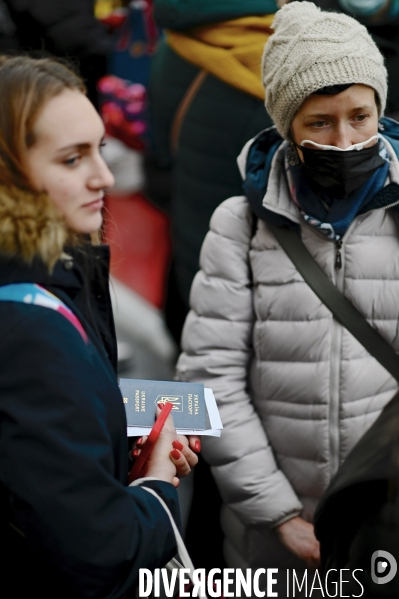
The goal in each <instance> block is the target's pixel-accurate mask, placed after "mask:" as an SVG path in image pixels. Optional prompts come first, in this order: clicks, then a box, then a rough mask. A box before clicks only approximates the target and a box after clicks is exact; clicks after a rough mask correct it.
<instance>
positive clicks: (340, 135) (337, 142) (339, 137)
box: [330, 126, 353, 150]
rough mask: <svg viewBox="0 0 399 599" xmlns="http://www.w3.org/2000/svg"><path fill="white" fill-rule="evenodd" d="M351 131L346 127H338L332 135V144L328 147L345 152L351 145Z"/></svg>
mask: <svg viewBox="0 0 399 599" xmlns="http://www.w3.org/2000/svg"><path fill="white" fill-rule="evenodd" d="M352 143H353V142H352V139H351V131H350V129H349V128H348V127H345V126H338V127H336V129H335V130H334V132H333V134H332V143H331V144H330V145H332V146H336V147H337V148H341V150H346V148H349V146H350V145H352Z"/></svg>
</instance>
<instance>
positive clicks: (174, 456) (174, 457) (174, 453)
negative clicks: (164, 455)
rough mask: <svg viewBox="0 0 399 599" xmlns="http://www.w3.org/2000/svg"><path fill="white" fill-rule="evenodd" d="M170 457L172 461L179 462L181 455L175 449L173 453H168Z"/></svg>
mask: <svg viewBox="0 0 399 599" xmlns="http://www.w3.org/2000/svg"><path fill="white" fill-rule="evenodd" d="M170 455H171V456H172V458H173V459H174V460H179V459H180V455H181V454H180V451H177V449H173V451H171V452H170Z"/></svg>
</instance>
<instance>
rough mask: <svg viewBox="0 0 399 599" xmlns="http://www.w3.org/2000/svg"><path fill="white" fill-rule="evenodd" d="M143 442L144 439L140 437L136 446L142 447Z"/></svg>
mask: <svg viewBox="0 0 399 599" xmlns="http://www.w3.org/2000/svg"><path fill="white" fill-rule="evenodd" d="M142 442H143V437H139V438H138V439H137V441H136V445H141V444H142Z"/></svg>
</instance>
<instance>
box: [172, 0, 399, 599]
mask: <svg viewBox="0 0 399 599" xmlns="http://www.w3.org/2000/svg"><path fill="white" fill-rule="evenodd" d="M273 29H274V34H273V35H272V36H271V37H270V39H269V41H268V42H267V44H266V46H265V50H264V55H263V60H262V78H263V83H264V86H265V90H266V107H267V110H268V112H269V114H270V115H271V117H272V118H273V120H274V122H275V127H272V128H270V129H267V130H265V131H262V132H261V133H259V135H258V136H257V137H255V138H254V139H252V140H250V141H249V142H248V143H247V144H246V146H245V147H244V149H243V151H242V153H241V155H240V157H239V159H238V164H239V168H240V171H241V174H242V177H243V180H244V184H243V188H244V194H245V195H243V196H240V197H234V198H230V199H228V200H226V201H225V202H224V203H223V204H222V205H221V206H220V207H219V208H218V209H217V210H216V211H215V213H214V215H213V217H212V220H211V225H210V231H209V233H208V235H207V237H206V240H205V242H204V245H203V248H202V254H201V270H200V271H199V273H198V274H197V276H196V278H195V280H194V283H193V287H192V290H191V307H192V310H191V312H190V314H189V316H188V318H187V321H186V324H185V329H184V332H183V353H182V355H181V356H180V359H179V362H178V367H177V370H178V377H179V378H180V379H181V380H185V381H189V380H201V381H204V382H205V384H206V385H207V386H210V387H212V388H213V390H214V393H215V396H216V398H217V401H218V405H219V409H220V412H221V416H222V420H223V423H224V427H225V428H224V431H223V435H222V437H221V439H211V438H209V439H206V443H204V455H205V458H206V459H207V460H208V461H209V462H210V464H211V465H212V469H213V473H214V476H215V479H216V481H217V484H218V486H219V489H220V492H221V495H222V498H223V501H224V507H223V511H222V528H223V531H224V534H225V557H226V561H227V563H228V565H229V566H232V567H241V568H245V567H252V568H256V567H277V568H279V573H278V581H279V582H278V587H277V588H278V591H279V595H278V596H279V597H285V596H286V595H285V594H284V593H285V591H286V590H287V581H286V572H285V570H284V571H283V570H282V568H284V569H285V568H288V569H290V568H294V569H295V570H296V573H297V574H298V576H299V575H300V572H301V569H302V571H303V570H304V569H305V568H306V567H308V566H316V565H317V563H318V560H319V546H318V542H317V540H316V538H315V536H314V532H313V525H312V517H313V513H314V510H315V508H316V506H317V503H318V501H319V498H320V497H321V495H322V494H323V492H324V490H325V489H326V487H327V485H328V483H329V481H330V479H331V477H332V476H333V475H334V474H335V472H336V471H337V469H338V467H339V465H340V464H341V463H342V461H343V460H344V459H345V457H346V455H347V454H348V452H349V451H350V449H351V448H352V447H353V446H354V445H355V443H356V442H357V441H358V439H359V438H360V437H361V436H362V435H363V434H364V432H365V431H366V430H367V429H368V428H369V427H370V426H371V424H372V423H373V422H374V420H375V419H376V417H377V416H378V414H379V412H380V411H381V409H382V408H383V407H384V406H385V405H386V404H387V403H388V402H389V400H390V399H391V398H392V397H393V395H394V394H395V392H396V390H397V383H396V381H395V380H394V379H393V378H392V377H391V376H390V375H389V374H388V373H387V371H386V370H385V369H384V368H383V366H382V365H381V364H380V363H379V362H377V361H376V360H375V359H374V358H373V357H372V356H371V355H370V354H369V353H368V352H367V351H366V350H365V349H364V348H363V346H362V345H360V343H359V342H358V341H357V340H356V339H355V338H354V337H353V336H352V335H351V333H349V331H348V330H347V329H345V328H344V327H343V326H341V324H339V323H338V321H337V320H335V319H334V318H333V316H332V313H331V312H330V311H329V310H328V308H327V307H326V306H325V305H324V304H323V303H322V302H321V300H320V299H319V298H318V297H317V296H316V295H315V293H314V292H313V291H312V290H311V289H310V287H309V286H308V285H307V283H306V282H305V281H304V279H303V278H302V276H301V275H300V274H299V272H298V271H297V269H296V267H295V266H294V265H293V263H292V262H291V260H290V259H289V258H288V256H287V255H286V254H285V252H284V250H283V249H282V247H281V246H280V244H279V243H278V242H277V240H276V238H275V236H274V234H273V232H272V230H271V228H270V225H274V227H281V228H290V229H294V230H296V231H297V232H299V233H300V235H301V238H302V241H303V243H304V245H305V246H306V247H307V249H308V250H309V252H310V253H311V255H312V256H313V258H314V259H315V261H316V262H317V263H318V264H319V266H320V267H321V268H322V269H323V270H324V272H325V273H326V274H327V276H328V277H329V278H330V280H331V281H332V282H333V283H334V284H335V285H336V287H337V288H338V289H339V290H340V291H341V292H342V293H344V295H346V296H347V298H348V299H349V300H350V301H351V302H352V303H353V304H354V305H355V306H356V308H357V309H358V311H360V313H361V314H362V315H364V317H365V318H366V319H367V320H368V321H369V323H370V324H371V325H372V327H374V328H375V329H376V330H377V331H378V332H379V333H380V334H381V335H382V336H383V337H385V339H386V340H387V341H389V343H391V345H393V347H394V348H395V349H396V350H397V351H399V336H398V335H397V331H398V327H399V310H398V302H397V297H398V292H399V239H398V230H399V214H398V206H399V160H398V154H399V142H398V140H399V124H398V123H396V122H395V121H393V120H391V119H387V118H383V112H384V107H385V103H386V96H387V76H386V70H385V67H384V62H383V58H382V56H381V54H380V52H379V50H378V49H377V47H376V45H375V44H374V42H373V40H372V39H371V37H370V36H369V34H368V33H367V30H366V29H365V27H363V26H362V25H361V24H360V23H358V22H357V21H355V20H354V19H352V18H350V17H349V16H347V15H344V14H338V13H329V12H328V13H327V12H322V11H320V10H319V9H318V8H317V7H316V6H315V5H314V4H312V3H310V2H293V3H289V4H287V5H285V6H284V7H283V8H282V9H281V10H280V11H279V12H278V13H277V14H276V17H275V20H274V23H273ZM255 214H256V216H254V215H255ZM376 549H379V548H376ZM291 582H292V581H291ZM352 583H353V584H354V585H355V586H354V587H353V588H354V594H355V595H356V594H358V592H360V588H359V587H356V583H355V582H354V581H352ZM277 588H276V589H273V590H277ZM348 588H349V587H348ZM290 589H291V593H290V594H289V595H288V594H287V596H294V595H293V593H292V585H291V587H290ZM355 589H357V590H355ZM308 590H309V589H308ZM287 593H288V590H287ZM302 593H303V594H304V593H305V590H304V588H303V589H302ZM295 596H301V595H300V593H299V592H298V588H297V589H296V594H295ZM304 596H310V595H304ZM313 596H314V595H313Z"/></svg>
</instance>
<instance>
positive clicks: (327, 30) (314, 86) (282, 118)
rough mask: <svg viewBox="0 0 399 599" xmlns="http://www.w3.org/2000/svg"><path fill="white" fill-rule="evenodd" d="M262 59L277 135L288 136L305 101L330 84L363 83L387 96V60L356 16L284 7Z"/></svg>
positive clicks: (303, 5) (382, 99)
mask: <svg viewBox="0 0 399 599" xmlns="http://www.w3.org/2000/svg"><path fill="white" fill-rule="evenodd" d="M272 28H273V29H274V33H273V35H271V36H270V38H269V39H268V41H267V43H266V45H265V49H264V52H263V58H262V81H263V85H264V87H265V90H266V100H265V106H266V109H267V111H268V112H269V114H270V116H271V117H272V119H273V120H274V123H275V125H276V127H277V130H278V131H279V133H280V134H281V135H282V136H283V137H284V138H285V139H288V137H289V130H290V125H291V121H292V119H293V118H294V116H295V114H296V113H297V111H298V110H299V108H300V107H301V105H302V103H303V101H304V100H305V99H306V98H307V97H308V96H310V95H311V94H312V93H314V92H316V91H317V90H319V89H321V88H323V87H326V86H332V85H340V84H347V83H362V84H363V85H368V86H370V87H372V88H373V89H374V90H375V91H376V92H377V95H378V98H379V103H378V104H379V106H378V110H379V116H381V115H382V114H383V112H384V108H385V104H386V97H387V71H386V69H385V66H384V59H383V57H382V55H381V53H380V51H379V50H378V48H377V46H376V45H375V43H374V41H373V40H372V39H371V37H370V35H369V33H368V32H367V29H366V28H365V27H364V26H363V25H361V24H360V23H359V22H358V21H356V20H355V19H352V17H349V16H347V15H344V14H341V13H334V12H325V11H322V10H320V9H319V8H318V7H317V6H315V5H314V4H313V3H312V2H292V3H290V4H285V5H284V6H283V7H282V8H281V9H280V10H279V11H278V12H277V13H276V17H275V19H274V22H273V25H272Z"/></svg>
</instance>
